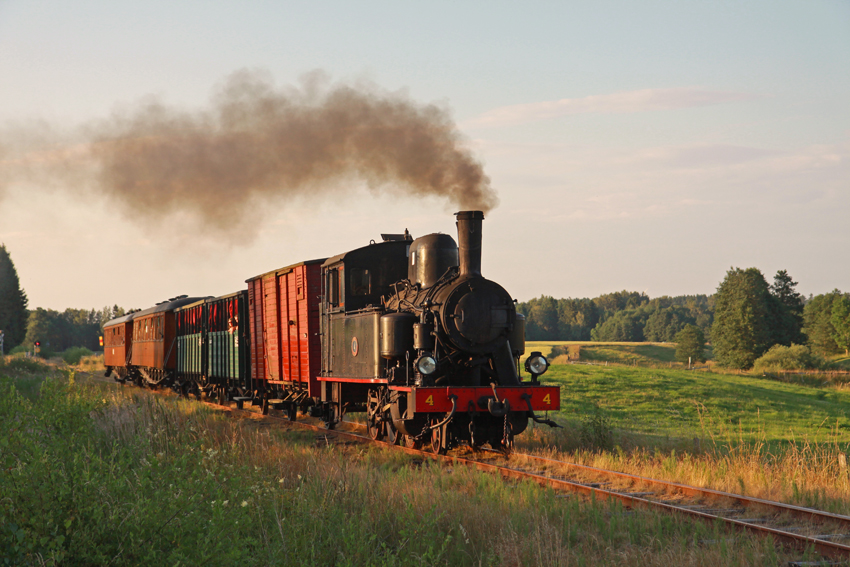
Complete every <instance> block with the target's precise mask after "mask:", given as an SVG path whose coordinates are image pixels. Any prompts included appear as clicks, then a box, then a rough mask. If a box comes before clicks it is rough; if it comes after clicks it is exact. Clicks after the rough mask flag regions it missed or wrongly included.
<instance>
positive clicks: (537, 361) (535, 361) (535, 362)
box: [525, 352, 549, 380]
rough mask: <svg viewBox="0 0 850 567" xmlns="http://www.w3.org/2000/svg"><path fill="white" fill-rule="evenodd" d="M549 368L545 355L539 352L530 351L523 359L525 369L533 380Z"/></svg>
mask: <svg viewBox="0 0 850 567" xmlns="http://www.w3.org/2000/svg"><path fill="white" fill-rule="evenodd" d="M548 369H549V361H548V360H546V357H545V356H543V354H542V353H540V352H532V353H531V354H530V355H529V357H528V358H527V359H525V370H526V372H528V373H529V374H531V377H532V378H533V379H534V380H537V377H538V376H540V375H541V374H543V373H545V372H546V371H547V370H548Z"/></svg>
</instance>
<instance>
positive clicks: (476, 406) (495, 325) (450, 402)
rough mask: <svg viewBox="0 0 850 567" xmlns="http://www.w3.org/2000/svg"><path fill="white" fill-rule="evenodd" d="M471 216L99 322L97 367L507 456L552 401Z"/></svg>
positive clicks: (478, 217) (440, 448) (410, 442)
mask: <svg viewBox="0 0 850 567" xmlns="http://www.w3.org/2000/svg"><path fill="white" fill-rule="evenodd" d="M483 220H484V215H483V213H482V212H481V211H462V212H459V213H457V228H458V242H457V243H456V242H455V240H454V239H453V238H452V237H451V236H449V235H446V234H429V235H426V236H423V237H420V238H417V239H415V240H414V239H413V238H412V237H411V236H410V235H409V234H408V233H407V231H405V233H404V234H383V235H382V242H375V241H372V242H371V243H370V244H369V245H368V246H365V247H362V248H358V249H356V250H351V251H349V252H346V253H344V254H340V255H338V256H334V257H332V258H325V259H318V260H309V261H304V262H299V263H297V264H292V265H289V266H286V267H284V268H281V269H278V270H274V271H271V272H267V273H265V274H261V275H259V276H256V277H253V278H250V279H248V280H247V284H248V288H247V290H242V291H239V292H236V293H233V294H229V295H226V296H222V297H215V298H214V297H192V298H190V297H186V296H180V297H175V298H171V299H170V300H168V301H166V302H163V303H161V304H158V305H156V306H154V307H152V308H150V309H147V310H144V311H138V312H135V313H131V314H128V315H125V316H124V317H121V318H118V319H114V320H112V321H109V322H108V323H107V324H106V325H105V326H104V332H105V336H104V351H105V352H104V354H105V356H104V364H105V366H106V375H107V376H109V375H110V374H112V375H113V376H114V378H115V379H116V380H118V381H121V382H126V381H132V382H135V383H136V384H138V385H140V386H149V387H159V386H167V387H171V388H174V389H175V390H177V391H179V392H181V393H183V394H184V395H192V394H193V395H195V396H197V397H198V398H199V399H200V398H202V397H206V398H208V399H213V400H217V401H218V402H219V403H223V404H227V403H230V402H231V401H233V402H236V404H237V406H238V407H240V408H241V407H243V404H245V403H250V404H252V405H260V406H261V407H262V411H263V413H267V412H268V411H269V409H270V408H271V409H276V410H283V411H285V412H286V415H287V416H288V417H289V419H291V420H294V419H296V418H297V415H298V413H299V412H303V413H309V414H310V415H312V416H315V417H321V418H322V420H323V421H324V423H325V426H326V427H328V428H330V429H332V428H333V427H334V426H335V425H336V424H338V423H339V422H340V421H342V419H343V418H344V416H345V414H346V413H349V412H364V413H365V415H366V421H367V428H368V431H369V434H370V436H371V437H372V438H374V439H386V440H387V441H388V442H389V443H393V444H396V443H402V444H404V445H406V446H409V447H422V446H428V447H430V449H431V450H432V451H434V452H437V453H445V452H446V451H447V450H448V449H451V448H452V447H455V446H457V445H458V444H461V443H464V444H469V445H471V446H473V447H476V446H481V445H484V444H489V445H490V446H491V447H494V448H498V449H503V450H506V449H509V448H510V447H511V445H512V444H513V438H514V436H515V435H518V434H520V433H522V432H523V431H524V430H525V429H526V427H527V425H528V422H529V420H534V421H536V422H539V423H544V424H547V425H549V426H552V427H557V425H556V424H555V423H554V422H552V421H550V420H548V419H546V418H544V417H541V416H540V415H538V414H539V413H540V412H547V411H549V410H557V409H559V408H560V389H559V388H558V387H557V386H545V385H542V384H540V382H539V380H538V379H539V377H540V375H542V374H543V373H545V372H546V370H547V368H548V362H547V360H546V358H545V357H544V356H543V355H542V354H541V353H539V352H534V353H531V354H530V356H529V357H528V358H527V359H526V361H525V365H524V368H525V370H526V372H527V373H528V375H529V376H526V377H525V378H523V374H522V373H521V368H520V360H521V356H522V355H523V354H524V350H525V322H524V318H523V317H522V315H520V314H517V312H516V309H515V305H514V304H515V302H514V300H513V299H512V298H511V296H510V294H508V292H507V291H505V289H504V288H503V287H502V286H500V285H499V284H498V283H496V282H493V281H491V280H488V279H486V278H484V277H483V276H482V275H481V241H482V238H481V236H482V226H483Z"/></svg>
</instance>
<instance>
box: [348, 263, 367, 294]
mask: <svg viewBox="0 0 850 567" xmlns="http://www.w3.org/2000/svg"><path fill="white" fill-rule="evenodd" d="M349 291H350V293H351V295H371V294H372V273H371V272H370V271H369V270H368V269H366V268H352V269H351V289H350V290H349Z"/></svg>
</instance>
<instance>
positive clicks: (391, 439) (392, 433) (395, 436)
mask: <svg viewBox="0 0 850 567" xmlns="http://www.w3.org/2000/svg"><path fill="white" fill-rule="evenodd" d="M386 424H387V443H389V444H390V445H398V443H399V441H401V438H402V437H403V435H402V434H401V433H399V432H398V430H397V429H396V428H395V426H394V425H393V422H392V420H391V419H390V420H386Z"/></svg>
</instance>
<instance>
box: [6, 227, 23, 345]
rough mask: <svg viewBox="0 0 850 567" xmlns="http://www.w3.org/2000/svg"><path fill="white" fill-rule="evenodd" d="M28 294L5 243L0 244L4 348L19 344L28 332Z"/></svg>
mask: <svg viewBox="0 0 850 567" xmlns="http://www.w3.org/2000/svg"><path fill="white" fill-rule="evenodd" d="M27 316H28V313H27V294H26V293H24V290H22V289H21V282H20V281H19V280H18V272H17V271H16V270H15V264H14V262H12V257H11V256H10V255H9V251H8V250H6V245H5V244H0V331H3V333H4V350H5V352H9V351H10V350H11V349H12V348H14V347H16V346H17V345H19V344H20V343H21V342H22V341H23V340H24V336H25V335H26V332H27Z"/></svg>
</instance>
